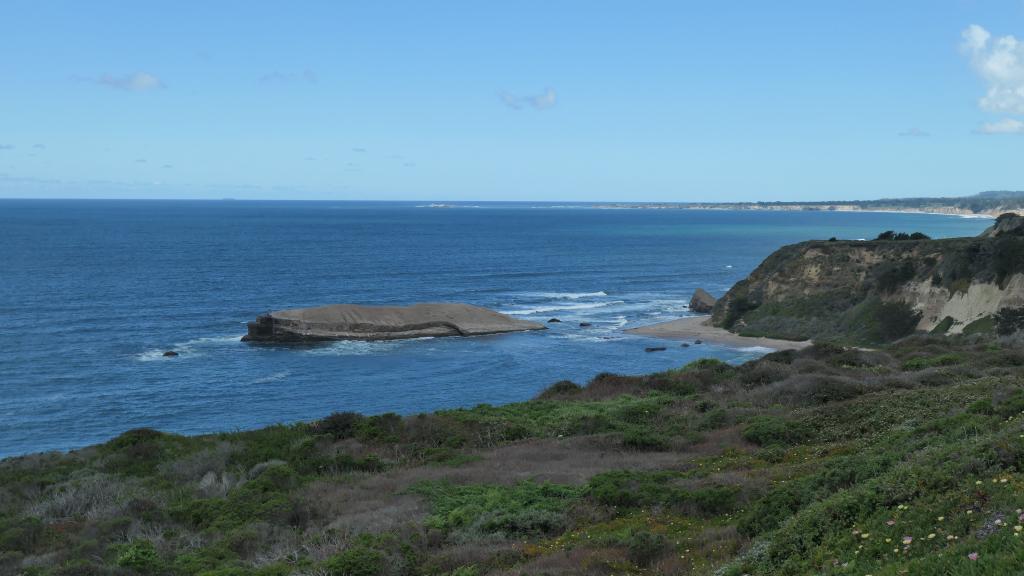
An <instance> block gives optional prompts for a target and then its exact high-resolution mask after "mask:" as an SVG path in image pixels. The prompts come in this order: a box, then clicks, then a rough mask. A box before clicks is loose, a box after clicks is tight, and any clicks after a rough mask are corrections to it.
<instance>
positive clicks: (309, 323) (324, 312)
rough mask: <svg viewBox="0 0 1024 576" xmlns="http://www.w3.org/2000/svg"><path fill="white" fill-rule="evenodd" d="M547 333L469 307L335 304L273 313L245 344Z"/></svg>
mask: <svg viewBox="0 0 1024 576" xmlns="http://www.w3.org/2000/svg"><path fill="white" fill-rule="evenodd" d="M525 330H544V325H543V324H537V323H536V322H528V321H526V320H518V319H516V318H512V317H510V316H506V315H504V314H501V313H498V312H495V311H493V310H488V309H486V308H481V307H479V306H471V305H469V304H415V305H413V306H405V307H399V306H358V305H355V304H334V305H331V306H320V307H317V308H296V309H292V310H280V311H277V312H271V313H269V314H265V315H262V316H259V317H258V318H256V321H255V322H250V323H249V333H248V334H246V335H245V336H243V337H242V341H244V342H315V341H323V340H399V339H403V338H422V337H425V336H479V335H483V334H500V333H504V332H521V331H525Z"/></svg>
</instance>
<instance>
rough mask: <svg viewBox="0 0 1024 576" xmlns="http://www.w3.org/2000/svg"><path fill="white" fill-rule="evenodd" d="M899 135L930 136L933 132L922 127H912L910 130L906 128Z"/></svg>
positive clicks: (906, 136) (912, 136)
mask: <svg viewBox="0 0 1024 576" xmlns="http://www.w3.org/2000/svg"><path fill="white" fill-rule="evenodd" d="M899 135H900V136H903V137H904V138H928V137H929V136H931V132H928V131H926V130H921V129H920V128H911V129H909V130H904V131H903V132H900V133H899Z"/></svg>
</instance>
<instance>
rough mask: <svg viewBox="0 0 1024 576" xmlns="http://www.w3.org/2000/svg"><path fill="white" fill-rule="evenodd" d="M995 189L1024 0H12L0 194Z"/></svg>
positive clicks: (1015, 178)
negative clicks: (361, 0) (139, 0)
mask: <svg viewBox="0 0 1024 576" xmlns="http://www.w3.org/2000/svg"><path fill="white" fill-rule="evenodd" d="M1018 39H1020V40H1019V41H1018ZM988 189H1024V0H1006V1H981V0H907V1H898V2H897V1H893V0H886V1H870V0H861V1H835V2H832V1H829V2H825V1H821V0H815V1H787V2H783V1H779V2H761V1H753V0H751V1H748V2H726V1H722V2H684V1H675V2H653V1H651V2H643V1H635V2H625V1H623V2H602V1H599V0H589V1H580V2H576V1H557V2H555V1H550V0H549V1H539V2H533V1H525V0H524V1H519V2H502V3H491V2H440V1H438V2H428V1H422V0H420V1H409V2H389V1H383V0H376V1H373V2H343V1H333V2H289V3H285V2H281V3H273V2H227V1H221V2H185V1H182V0H178V1H175V2H159V1H149V2H127V1H126V2H113V1H102V0H96V1H94V2H80V1H68V2H57V1H47V0H27V1H23V0H6V1H5V2H3V3H2V4H0V196H3V197H133V198H222V197H234V198H286V199H295V198H310V199H367V200H388V199H413V200H419V199H432V200H580V201H588V200H610V201H627V200H635V201H708V200H811V199H841V198H850V199H854V198H877V197H892V196H922V195H940V196H949V195H965V194H971V193H974V192H977V191H981V190H988Z"/></svg>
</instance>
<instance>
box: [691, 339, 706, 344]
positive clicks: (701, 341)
mask: <svg viewBox="0 0 1024 576" xmlns="http://www.w3.org/2000/svg"><path fill="white" fill-rule="evenodd" d="M693 343H694V344H703V343H704V341H703V340H694V341H693Z"/></svg>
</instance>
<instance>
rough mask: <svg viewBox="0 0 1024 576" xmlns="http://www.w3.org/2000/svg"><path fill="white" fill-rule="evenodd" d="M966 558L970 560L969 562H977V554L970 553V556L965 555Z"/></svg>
mask: <svg viewBox="0 0 1024 576" xmlns="http://www.w3.org/2000/svg"><path fill="white" fill-rule="evenodd" d="M967 557H968V558H970V559H971V560H977V559H978V553H977V552H971V553H970V554H968V555H967Z"/></svg>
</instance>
